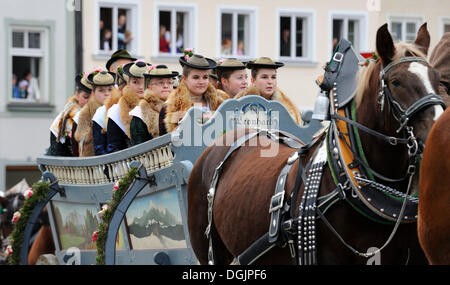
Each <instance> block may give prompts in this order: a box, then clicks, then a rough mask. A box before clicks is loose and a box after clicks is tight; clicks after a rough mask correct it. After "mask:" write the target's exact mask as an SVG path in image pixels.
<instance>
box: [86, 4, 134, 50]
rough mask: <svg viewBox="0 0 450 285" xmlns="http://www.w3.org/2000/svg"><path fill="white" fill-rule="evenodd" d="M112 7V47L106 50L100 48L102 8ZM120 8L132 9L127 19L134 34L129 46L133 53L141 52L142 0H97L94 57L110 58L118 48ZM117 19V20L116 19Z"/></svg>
mask: <svg viewBox="0 0 450 285" xmlns="http://www.w3.org/2000/svg"><path fill="white" fill-rule="evenodd" d="M101 8H112V20H113V22H112V31H111V32H112V43H113V44H112V47H111V51H110V52H109V51H104V50H101V49H100V29H98V27H99V26H100V9H101ZM119 9H127V10H130V13H131V16H130V18H131V19H130V20H129V21H128V19H127V24H128V23H130V25H131V28H130V29H128V30H131V34H132V36H133V41H132V46H131V48H130V47H127V50H128V52H130V54H132V55H137V54H140V23H141V13H140V12H141V1H140V0H95V12H94V17H95V19H94V25H95V27H97V29H95V32H94V33H93V35H94V46H95V47H94V57H96V58H101V59H108V58H109V57H110V56H111V55H112V54H113V53H114V52H115V51H116V50H117V28H118V23H117V21H118V18H119ZM114 19H115V20H114Z"/></svg>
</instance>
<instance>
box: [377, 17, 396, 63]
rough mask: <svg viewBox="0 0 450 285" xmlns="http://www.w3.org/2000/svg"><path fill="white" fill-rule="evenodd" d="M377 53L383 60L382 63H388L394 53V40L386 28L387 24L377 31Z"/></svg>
mask: <svg viewBox="0 0 450 285" xmlns="http://www.w3.org/2000/svg"><path fill="white" fill-rule="evenodd" d="M376 45H377V53H378V56H379V57H380V58H381V60H382V61H383V65H384V66H386V65H388V64H389V63H390V62H391V61H392V58H393V57H394V55H395V46H394V41H393V40H392V36H391V33H389V30H388V24H384V25H383V26H381V27H380V28H379V29H378V31H377V43H376Z"/></svg>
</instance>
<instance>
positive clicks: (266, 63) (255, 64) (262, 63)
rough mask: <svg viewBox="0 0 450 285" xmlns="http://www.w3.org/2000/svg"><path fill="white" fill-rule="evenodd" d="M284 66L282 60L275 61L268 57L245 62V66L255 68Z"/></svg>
mask: <svg viewBox="0 0 450 285" xmlns="http://www.w3.org/2000/svg"><path fill="white" fill-rule="evenodd" d="M282 66H284V63H282V62H275V61H273V60H272V59H271V58H269V57H260V58H257V59H255V60H252V61H249V62H247V68H249V69H255V68H269V69H277V68H280V67H282Z"/></svg>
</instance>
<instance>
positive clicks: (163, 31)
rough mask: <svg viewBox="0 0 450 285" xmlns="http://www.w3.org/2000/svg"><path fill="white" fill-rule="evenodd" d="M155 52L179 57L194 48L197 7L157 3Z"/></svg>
mask: <svg viewBox="0 0 450 285" xmlns="http://www.w3.org/2000/svg"><path fill="white" fill-rule="evenodd" d="M155 6H156V9H155V11H156V13H157V14H156V17H155V29H156V30H155V38H156V39H155V51H156V53H157V54H159V55H169V56H179V54H181V53H183V50H184V49H185V48H193V47H194V17H195V16H194V14H195V6H192V5H178V4H173V5H172V4H166V3H164V4H163V3H155Z"/></svg>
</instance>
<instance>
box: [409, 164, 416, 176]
mask: <svg viewBox="0 0 450 285" xmlns="http://www.w3.org/2000/svg"><path fill="white" fill-rule="evenodd" d="M415 172H416V166H415V165H414V164H411V165H409V166H408V174H411V175H412V174H414V173H415Z"/></svg>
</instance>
